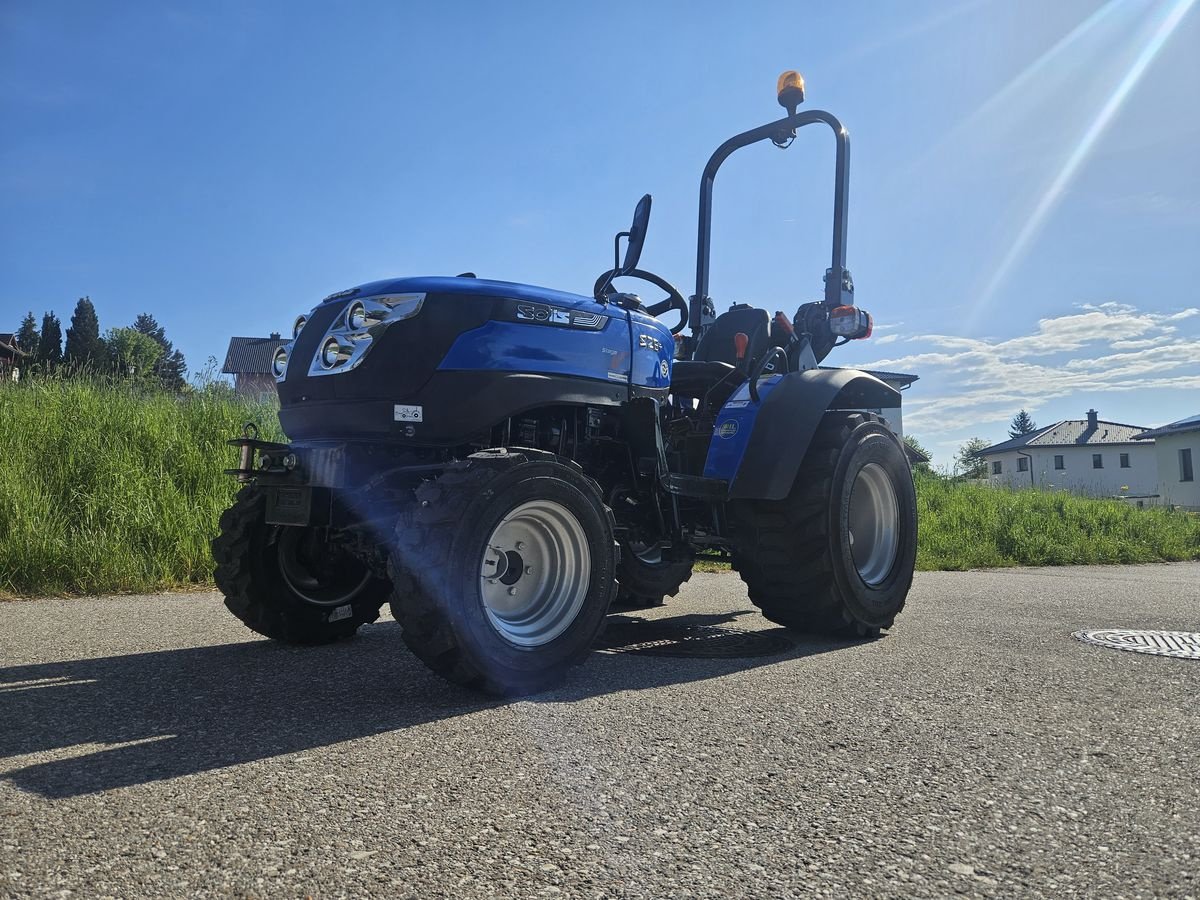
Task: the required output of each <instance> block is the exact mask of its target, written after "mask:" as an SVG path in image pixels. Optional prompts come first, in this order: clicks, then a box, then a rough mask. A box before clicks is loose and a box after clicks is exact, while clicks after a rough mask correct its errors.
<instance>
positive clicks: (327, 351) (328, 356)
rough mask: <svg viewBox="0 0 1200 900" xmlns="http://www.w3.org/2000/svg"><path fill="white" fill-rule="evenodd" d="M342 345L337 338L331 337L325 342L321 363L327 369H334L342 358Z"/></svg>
mask: <svg viewBox="0 0 1200 900" xmlns="http://www.w3.org/2000/svg"><path fill="white" fill-rule="evenodd" d="M341 354H342V347H341V345H340V344H339V343H338V340H337V338H330V339H329V340H327V341H326V342H325V346H324V347H322V348H321V365H323V366H324V367H325V368H327V369H332V368H333V367H334V366H336V365H337V364H338V362H340V360H341Z"/></svg>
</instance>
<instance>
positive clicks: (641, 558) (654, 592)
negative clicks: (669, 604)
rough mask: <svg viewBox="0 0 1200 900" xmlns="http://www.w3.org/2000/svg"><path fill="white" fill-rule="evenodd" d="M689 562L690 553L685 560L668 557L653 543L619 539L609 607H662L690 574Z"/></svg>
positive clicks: (691, 563) (677, 591)
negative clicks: (618, 552)
mask: <svg viewBox="0 0 1200 900" xmlns="http://www.w3.org/2000/svg"><path fill="white" fill-rule="evenodd" d="M692 565H693V561H692V559H691V557H690V555H689V557H688V558H686V559H672V558H671V557H670V556H668V555H666V554H665V553H664V552H663V550H662V548H661V547H658V546H656V545H646V544H641V543H638V542H628V541H623V542H622V543H621V561H620V563H618V565H617V596H616V599H615V600H613V608H614V609H616V610H630V609H652V608H654V607H657V606H662V605H663V603H664V602H666V599H667V598H668V597H674V596H675V595H676V594H678V593H679V589H680V588H681V587H683V585H684V582H686V581H687V580H688V579H689V578H691V577H692Z"/></svg>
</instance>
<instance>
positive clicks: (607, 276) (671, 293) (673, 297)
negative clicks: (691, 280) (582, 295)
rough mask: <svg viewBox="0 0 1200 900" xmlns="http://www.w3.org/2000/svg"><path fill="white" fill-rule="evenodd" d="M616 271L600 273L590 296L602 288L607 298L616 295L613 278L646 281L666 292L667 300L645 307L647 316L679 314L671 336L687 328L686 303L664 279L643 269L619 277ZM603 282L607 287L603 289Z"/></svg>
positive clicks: (676, 289)
mask: <svg viewBox="0 0 1200 900" xmlns="http://www.w3.org/2000/svg"><path fill="white" fill-rule="evenodd" d="M616 272H617V270H616V269H609V270H608V271H607V272H602V273H601V274H600V277H599V278H597V279H596V285H595V287H593V288H592V296H596V295H597V294H599V293H600V289H601V288H604V295H605V296H606V297H607V296H609V295H611V294H615V293H616V289H614V288H613V286H612V281H613V279H614V278H640V279H641V280H642V281H648V282H650V284H652V285H654V286H655V287H657V288H661V289H662V290H664V291H666V292H667V298H666V299H665V300H660V301H659V302H658V303H655V304H654V305H653V306H647V307H646V312H647V313H648V314H649V315H652V316H654V317H655V318H658V317H659V316H661V315H662V314H663V313H665V312H670V311H671V310H673V309H674V310H678V311H679V313H680V318H679V324H678V325H676V326H675V327H674V328H672V329H671V334H679V332H681V331H683V329H684V328H685V327H686V326H687V323H688V302H687V300H686V299H685V298H684V296H683V294H681V293H679V288H677V287H675V285H673V284H671V282H669V281H667V280H666V279H665V278H662V277H660V276H658V275H655V274H654V273H653V272H647V271H645V270H643V269H630V270H629V271H628V272H624V273H622V274H620V275H617V274H615V273H616ZM605 282H608V286H607V287H605Z"/></svg>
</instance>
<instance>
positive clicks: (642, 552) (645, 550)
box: [626, 541, 663, 566]
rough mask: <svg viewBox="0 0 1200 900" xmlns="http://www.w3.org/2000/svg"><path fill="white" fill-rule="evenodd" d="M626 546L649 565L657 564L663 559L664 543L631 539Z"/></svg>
mask: <svg viewBox="0 0 1200 900" xmlns="http://www.w3.org/2000/svg"><path fill="white" fill-rule="evenodd" d="M626 546H627V548H628V549H629V552H630V553H631V554H633V556H634V557H636V558H637V559H638V560H639V561H641V562H643V563H645V564H646V565H648V566H657V565H658V564H660V563H661V562H662V561H663V554H662V544H657V543H656V544H647V543H646V542H644V541H630V542H629V543H628V544H627V545H626Z"/></svg>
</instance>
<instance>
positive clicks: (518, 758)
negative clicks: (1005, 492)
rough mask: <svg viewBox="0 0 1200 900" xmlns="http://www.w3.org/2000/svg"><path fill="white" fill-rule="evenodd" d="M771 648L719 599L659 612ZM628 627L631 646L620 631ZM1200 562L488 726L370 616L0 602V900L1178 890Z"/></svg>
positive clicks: (1194, 761)
mask: <svg viewBox="0 0 1200 900" xmlns="http://www.w3.org/2000/svg"><path fill="white" fill-rule="evenodd" d="M686 615H692V616H695V617H697V618H696V619H694V620H693V621H697V622H701V623H708V624H715V623H720V622H725V623H727V624H732V625H734V626H736V627H738V628H742V629H766V628H769V627H770V626H769V625H768V624H767V623H765V622H763V621H762V620H761V619H760V618H758V617H757V615H756V614H755V613H754V612H753V609H752V607H750V606H749V605H748V603H747V601H746V599H745V593H744V591H743V590H742V589H741V585H740V582H739V581H738V580H737V579H736V577H734V576H730V575H698V576H696V577H695V578H694V579H693V581H692V583H691V584H689V585H688V586H687V588H686V589H685V591H684V593H683V594H682V595H681V597H680V598H679V599H677V600H676V601H675V603H674V604H673V605H672V606H670V607H668V608H666V609H665V610H661V611H658V612H656V613H655V617H659V616H666V617H680V616H686ZM630 627H631V626H627V627H626V628H625V629H624V631H623V632H622V633H624V632H628V631H629V628H630ZM1081 627H1135V628H1139V627H1140V628H1165V629H1174V630H1184V631H1200V564H1180V565H1173V566H1154V567H1137V568H1079V569H1054V570H1015V571H1005V572H986V573H983V572H972V573H962V574H953V573H937V574H924V575H920V576H919V577H918V580H917V583H916V586H915V588H914V590H913V594H912V596H911V597H910V608H909V609H908V610H907V611H906V612H905V613H904V615H903V616H902V617H901V619H900V621H899V624H898V627H897V628H896V629H895V630H894V631H893V633H891V634H890V635H887V636H886V637H884V638H883V639H881V640H879V641H876V642H873V643H870V644H866V645H858V646H851V645H846V644H841V643H829V642H820V641H802V642H799V643H797V644H796V645H795V647H794V648H793V649H790V650H788V651H786V652H784V653H782V654H776V655H773V656H770V657H765V658H751V659H669V658H661V657H650V656H642V655H635V654H630V653H615V654H602V653H596V654H593V656H592V658H591V659H590V660H589V661H588V662H587V664H586V665H584V666H583V667H582V668H580V669H578V670H577V671H576V673H575V674H574V676H573V677H572V678H571V680H570V682H569V683H568V684H567V685H566V686H565V687H563V688H562V689H561V690H559V691H557V692H554V693H552V694H548V695H544V696H540V697H537V698H534V699H530V700H524V701H520V702H498V701H493V700H486V699H480V698H478V697H476V696H474V695H471V694H469V693H466V692H463V691H461V690H458V689H456V688H452V687H449V686H447V685H445V684H443V683H442V682H441V681H439V680H438V679H437V678H436V677H434V676H433V675H431V674H429V673H427V672H426V671H425V669H424V668H422V667H421V665H420V664H419V663H417V662H416V661H415V660H414V658H413V657H412V656H410V655H409V654H408V653H407V651H406V650H405V649H404V647H403V645H402V644H401V642H400V640H399V635H398V633H397V627H396V625H395V623H393V622H392V621H391V620H390V619H389V620H381V622H380V623H378V624H376V625H374V626H371V627H369V628H367V629H365V630H364V632H363V633H362V636H361V637H360V638H358V639H357V640H355V641H353V642H350V643H347V644H343V645H339V646H336V647H329V648H320V649H316V650H304V651H300V650H293V649H289V648H285V647H279V646H275V645H273V644H270V643H267V642H263V641H259V640H254V639H253V635H251V634H250V633H249V632H247V631H245V630H243V629H242V627H241V625H240V624H239V623H237V622H236V621H235V620H233V619H232V618H231V617H229V616H227V615H226V614H225V613H224V611H223V609H222V607H221V605H220V602H219V598H218V597H217V596H216V595H215V594H209V593H202V594H189V595H168V596H156V597H121V598H108V599H99V600H74V601H57V600H43V601H36V602H16V603H9V604H3V605H0V896H16V897H24V896H77V897H97V896H105V895H111V896H119V897H132V896H149V895H156V896H157V895H175V896H202V895H221V896H228V895H236V896H255V897H290V896H296V897H303V896H305V895H311V896H313V897H338V896H363V895H366V894H377V895H384V896H392V897H396V896H399V897H403V896H410V895H411V896H416V897H438V896H444V897H467V896H487V895H492V896H501V897H508V896H559V895H562V896H582V897H593V896H594V897H602V896H608V897H616V896H628V897H655V898H657V897H666V896H718V895H720V896H725V897H731V896H762V897H778V896H809V895H834V896H875V895H878V896H898V895H905V896H947V895H951V894H954V893H955V892H957V893H960V894H968V895H980V896H1045V897H1066V896H1076V895H1078V896H1105V897H1118V896H1127V897H1141V896H1147V897H1148V896H1181V897H1186V896H1197V895H1200V788H1198V786H1197V775H1198V773H1200V721H1198V715H1200V709H1198V707H1200V699H1198V698H1200V661H1188V660H1177V659H1167V658H1161V657H1150V656H1143V655H1139V654H1134V653H1124V652H1118V651H1114V650H1107V649H1102V648H1097V647H1091V646H1085V645H1083V644H1080V643H1078V642H1076V641H1074V640H1072V639H1071V637H1070V634H1071V632H1072V631H1073V630H1075V629H1078V628H1081Z"/></svg>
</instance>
